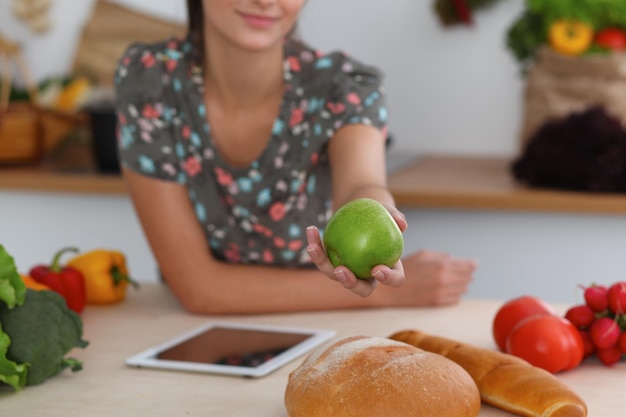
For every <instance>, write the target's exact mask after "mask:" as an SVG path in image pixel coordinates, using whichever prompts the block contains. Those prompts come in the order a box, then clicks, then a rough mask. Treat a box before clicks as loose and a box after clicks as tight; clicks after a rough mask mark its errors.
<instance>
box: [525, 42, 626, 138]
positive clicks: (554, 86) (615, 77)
mask: <svg viewBox="0 0 626 417" xmlns="http://www.w3.org/2000/svg"><path fill="white" fill-rule="evenodd" d="M594 106H602V107H603V108H604V109H605V110H606V111H607V112H608V113H609V114H611V115H612V116H614V117H617V118H618V119H620V120H621V121H622V123H623V124H624V126H626V54H598V55H591V56H586V57H582V58H581V57H568V56H565V55H562V54H558V53H556V52H554V51H552V50H551V49H550V48H547V47H546V48H543V49H541V50H540V51H539V52H538V55H537V59H536V61H535V63H534V65H533V67H532V68H531V69H530V71H529V73H528V75H527V80H526V87H525V93H524V109H523V110H524V117H523V124H522V131H521V135H520V145H521V146H520V148H521V149H523V148H524V146H525V145H526V143H527V141H528V140H529V139H530V138H531V136H532V135H533V134H534V133H535V132H536V130H537V129H538V128H539V127H541V126H542V125H543V124H544V123H546V122H547V121H548V120H552V119H560V118H563V117H566V116H569V115H570V114H572V113H576V112H581V111H584V110H587V109H589V108H591V107H594Z"/></svg>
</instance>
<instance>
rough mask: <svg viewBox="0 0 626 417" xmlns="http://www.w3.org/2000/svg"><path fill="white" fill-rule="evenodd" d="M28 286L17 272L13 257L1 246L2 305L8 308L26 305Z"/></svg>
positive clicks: (0, 294)
mask: <svg viewBox="0 0 626 417" xmlns="http://www.w3.org/2000/svg"><path fill="white" fill-rule="evenodd" d="M25 294H26V286H25V285H24V282H23V281H22V279H21V278H20V274H19V273H18V272H17V268H16V266H15V261H14V260H13V257H12V256H11V255H9V253H8V252H7V251H6V249H4V246H2V245H0V304H2V303H1V302H4V303H5V304H6V305H7V307H8V308H13V307H15V306H17V305H22V303H24V296H25Z"/></svg>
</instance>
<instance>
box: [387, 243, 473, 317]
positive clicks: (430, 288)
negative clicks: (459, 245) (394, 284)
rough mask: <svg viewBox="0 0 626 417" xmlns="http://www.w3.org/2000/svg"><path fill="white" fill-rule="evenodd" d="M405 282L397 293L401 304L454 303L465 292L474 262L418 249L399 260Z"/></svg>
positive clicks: (435, 304) (437, 304) (430, 304)
mask: <svg viewBox="0 0 626 417" xmlns="http://www.w3.org/2000/svg"><path fill="white" fill-rule="evenodd" d="M402 261H403V263H404V268H405V274H406V283H405V285H404V286H403V288H402V290H401V291H399V293H401V294H398V295H399V296H400V297H401V298H403V300H402V301H400V300H399V302H400V303H401V304H407V303H408V305H414V306H440V305H448V304H455V303H457V302H458V301H459V300H460V298H461V296H462V295H463V294H465V293H466V292H467V289H468V286H469V284H470V283H471V281H472V279H473V274H474V271H475V270H476V266H477V265H476V262H474V261H472V260H467V259H457V258H453V257H452V256H450V255H448V254H445V253H440V252H432V251H419V252H416V253H413V254H410V255H408V256H406V257H404V258H403V259H402Z"/></svg>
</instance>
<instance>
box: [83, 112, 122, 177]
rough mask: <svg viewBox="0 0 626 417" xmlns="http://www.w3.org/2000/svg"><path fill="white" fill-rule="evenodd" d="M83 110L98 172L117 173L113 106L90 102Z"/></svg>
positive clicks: (115, 121) (118, 170) (115, 120)
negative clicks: (86, 117)
mask: <svg viewBox="0 0 626 417" xmlns="http://www.w3.org/2000/svg"><path fill="white" fill-rule="evenodd" d="M85 111H86V112H87V114H88V115H89V127H90V131H91V141H92V148H93V152H94V158H95V161H96V167H97V169H98V172H101V173H106V174H119V173H120V163H119V159H118V155H117V136H116V130H117V117H116V114H115V108H114V107H113V105H112V104H108V103H106V104H91V105H89V106H87V107H86V108H85Z"/></svg>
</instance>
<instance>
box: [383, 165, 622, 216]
mask: <svg viewBox="0 0 626 417" xmlns="http://www.w3.org/2000/svg"><path fill="white" fill-rule="evenodd" d="M510 164H511V159H510V158H504V157H468V156H459V157H455V156H437V155H431V156H424V157H421V158H417V159H416V160H415V161H414V162H412V163H410V164H408V165H406V166H405V167H404V168H401V169H399V170H398V171H396V172H394V173H393V174H391V176H390V178H389V186H390V189H391V191H392V193H393V195H394V196H395V198H396V203H397V204H398V205H399V206H406V207H429V208H452V209H481V210H514V211H543V212H560V213H586V214H626V195H622V194H619V195H618V194H590V193H582V192H580V193H577V192H564V191H553V190H539V189H535V188H528V187H525V186H523V185H521V184H518V183H516V182H515V181H514V179H513V177H512V175H511V174H510V168H509V167H510Z"/></svg>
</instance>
